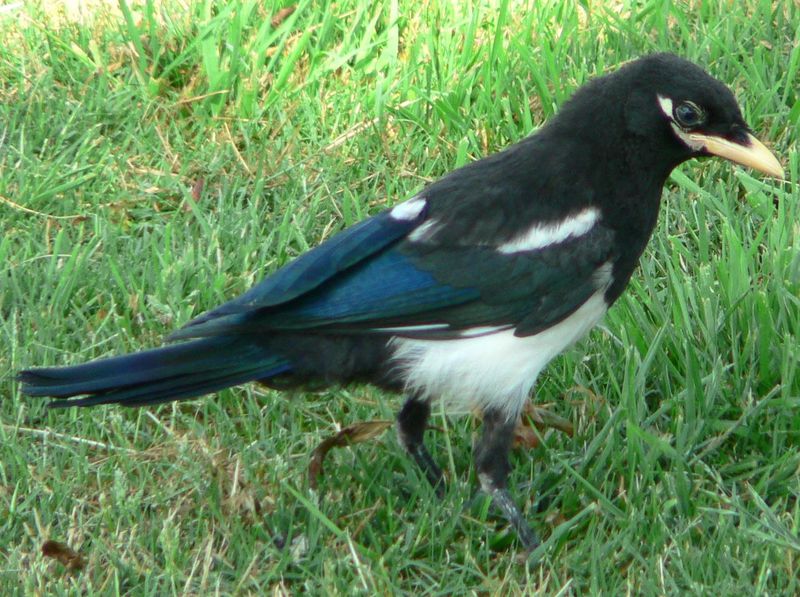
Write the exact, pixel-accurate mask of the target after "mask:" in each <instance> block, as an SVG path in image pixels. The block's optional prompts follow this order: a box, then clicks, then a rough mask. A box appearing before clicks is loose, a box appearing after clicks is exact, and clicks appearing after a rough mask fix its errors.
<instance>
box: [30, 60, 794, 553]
mask: <svg viewBox="0 0 800 597" xmlns="http://www.w3.org/2000/svg"><path fill="white" fill-rule="evenodd" d="M709 155H716V156H720V157H723V158H726V159H728V160H731V161H733V162H737V163H740V164H744V165H747V166H750V167H752V168H756V169H758V170H761V171H763V172H765V173H767V174H769V175H772V176H776V177H781V176H782V174H783V172H782V170H781V166H780V164H779V163H778V161H777V160H776V159H775V157H774V156H773V155H772V154H771V153H770V152H769V151H768V150H767V149H766V148H765V147H764V146H763V145H762V144H761V143H760V142H759V141H758V140H756V138H755V137H754V136H753V135H752V134H751V133H750V130H749V128H748V126H747V124H746V123H745V121H744V120H743V118H742V115H741V112H740V110H739V107H738V105H737V103H736V100H735V99H734V97H733V95H732V93H731V92H730V91H729V90H728V88H727V87H726V86H725V85H723V84H722V83H720V82H719V81H717V80H716V79H714V78H712V77H710V76H709V75H708V74H706V73H705V72H704V71H703V70H702V69H700V68H699V67H697V66H695V65H694V64H692V63H690V62H687V61H686V60H683V59H681V58H678V57H676V56H673V55H670V54H655V55H651V56H647V57H645V58H642V59H639V60H636V61H634V62H631V63H628V64H627V65H625V66H623V67H622V68H620V69H618V70H617V71H616V72H614V73H612V74H609V75H607V76H604V77H600V78H597V79H595V80H594V81H592V82H590V83H588V84H586V85H585V86H583V87H582V88H581V89H579V90H578V91H577V92H576V93H575V95H574V96H573V97H572V99H570V100H569V101H568V102H567V103H566V104H565V105H564V106H563V108H562V109H561V111H560V113H559V114H558V115H557V116H556V117H555V118H553V119H552V120H551V121H550V122H548V123H547V124H546V125H545V126H543V127H542V128H541V129H540V130H539V131H537V132H536V133H535V134H534V135H532V136H531V137H528V138H527V139H524V140H523V141H521V142H519V143H517V144H516V145H513V146H511V147H509V148H508V149H506V150H505V151H502V152H500V153H497V154H495V155H491V156H489V157H487V158H485V159H482V160H480V161H477V162H474V163H471V164H469V165H467V166H465V167H463V168H460V169H458V170H456V171H454V172H451V173H450V174H448V175H446V176H445V177H443V178H441V179H440V180H438V181H436V182H434V183H433V184H431V185H429V186H428V187H427V188H425V189H424V190H422V191H421V192H420V193H419V194H417V195H416V196H414V197H413V198H411V199H409V200H407V201H406V202H404V203H400V204H399V205H397V206H395V207H393V208H392V209H389V210H387V211H384V212H382V213H379V214H378V215H376V216H374V217H372V218H370V219H368V220H365V221H363V222H361V223H360V224H357V225H355V226H353V227H351V228H349V229H347V230H345V231H343V232H341V233H340V234H338V235H336V236H334V237H333V238H331V239H330V240H328V241H326V242H325V243H323V244H322V245H320V246H318V247H317V248H315V249H313V250H311V251H309V252H308V253H306V254H305V255H303V256H301V257H299V258H298V259H296V260H295V261H293V262H291V263H289V264H288V265H286V266H285V267H284V268H282V269H280V270H278V271H277V272H275V273H273V274H272V275H270V276H268V277H267V278H266V279H265V280H264V281H262V282H261V283H260V284H258V285H257V286H255V287H254V288H252V289H251V290H250V291H248V292H246V293H245V294H243V295H242V296H240V297H238V298H235V299H233V300H231V301H230V302H228V303H225V304H223V305H222V306H220V307H217V308H216V309H213V310H212V311H209V312H207V313H205V314H203V315H201V316H200V317H198V318H197V319H195V320H193V321H191V322H189V323H188V324H187V325H186V326H185V327H184V328H182V329H181V330H179V331H178V332H176V333H175V334H173V335H172V337H171V340H175V341H178V340H180V341H181V342H180V343H178V344H173V345H171V346H167V347H163V348H157V349H154V350H148V351H144V352H139V353H134V354H129V355H123V356H118V357H113V358H109V359H103V360H97V361H93V362H90V363H86V364H83V365H76V366H72V367H64V368H37V369H29V370H26V371H22V372H21V373H20V375H19V379H20V380H21V381H22V391H23V392H24V393H26V394H30V395H32V396H53V397H55V398H58V399H64V398H69V397H71V396H82V397H80V398H77V399H72V400H59V401H57V402H54V403H51V405H52V406H92V405H96V404H108V403H120V404H124V405H127V406H142V405H147V404H157V403H161V402H167V401H170V400H179V399H184V398H191V397H195V396H199V395H201V394H207V393H210V392H215V391H217V390H221V389H222V388H226V387H229V386H234V385H237V384H242V383H245V382H249V381H256V380H258V381H261V382H263V383H265V384H267V385H269V386H272V387H275V388H287V387H294V386H306V385H313V386H314V387H319V385H320V384H324V383H337V382H338V383H350V382H369V383H373V384H375V385H377V386H380V387H382V388H386V389H390V390H395V391H398V392H405V393H406V395H407V400H406V402H405V405H404V406H403V408H402V409H401V411H400V413H399V415H398V420H397V422H398V433H399V437H400V441H401V443H402V444H403V446H404V447H405V449H406V450H408V452H409V453H410V454H411V455H412V456H413V457H414V459H415V460H416V461H417V462H418V463H419V465H420V466H421V467H422V470H423V471H424V472H425V474H426V476H427V477H428V479H429V480H430V482H431V483H432V484H433V485H434V487H438V488H439V489H441V485H440V484H441V481H442V472H441V470H440V468H439V467H438V466H437V465H436V463H435V462H434V460H433V458H432V457H431V455H430V453H429V452H428V451H427V449H426V448H425V445H424V443H423V432H424V430H425V427H426V423H427V420H428V417H429V415H430V411H431V401H432V400H434V399H437V400H444V401H445V402H446V404H447V405H448V406H453V407H455V408H456V409H460V410H464V409H473V410H474V409H477V410H480V411H482V412H483V419H484V424H483V425H484V431H483V435H482V438H481V440H480V441H479V442H478V445H477V447H476V450H475V465H476V467H477V471H478V476H479V479H480V484H481V487H482V489H483V490H484V491H486V492H487V493H488V494H489V495H490V496H491V498H492V500H493V502H494V504H495V505H496V506H498V507H499V509H500V510H501V511H502V512H503V514H504V515H505V517H506V518H507V519H508V520H509V522H510V523H511V524H512V525H513V527H514V529H515V530H516V532H517V534H518V536H519V538H520V540H521V542H522V544H523V545H524V546H525V547H526V548H528V549H531V548H533V547H534V546H535V545H536V544H537V542H538V540H537V537H536V535H535V533H534V532H533V531H532V530H531V529H530V527H529V526H528V524H527V522H526V521H525V520H524V519H523V517H522V514H521V512H520V510H519V508H518V507H517V506H516V504H515V503H514V502H513V500H512V499H511V497H510V495H509V493H508V490H507V477H508V472H509V462H508V451H509V448H510V445H511V439H512V431H513V428H514V426H515V424H516V422H517V420H518V418H519V416H520V412H521V410H522V407H523V405H524V403H525V400H526V399H527V397H528V395H529V393H530V391H531V388H532V387H533V384H534V382H535V381H536V378H537V376H538V375H539V372H540V371H541V370H542V368H543V367H544V366H545V365H546V364H547V363H548V362H549V361H550V360H551V359H552V358H553V357H555V356H556V355H557V354H559V353H560V352H561V351H562V350H564V349H565V348H566V347H568V346H569V345H571V344H572V343H573V342H575V341H576V340H578V339H579V338H581V337H582V336H584V335H585V334H586V333H587V332H588V331H589V330H590V329H591V328H592V327H593V326H594V325H595V324H597V322H598V321H599V320H600V319H601V318H602V317H603V314H604V313H605V312H606V310H607V309H608V307H609V305H611V304H612V303H613V302H614V301H615V300H616V299H617V298H618V297H619V296H620V293H621V292H622V291H623V289H624V288H625V286H626V284H627V283H628V280H629V279H630V277H631V274H632V273H633V271H634V268H635V266H636V263H637V261H638V259H639V256H640V255H641V254H642V251H643V250H644V247H645V245H646V243H647V241H648V239H649V237H650V235H651V233H652V231H653V228H654V226H655V223H656V216H657V214H658V208H659V201H660V197H661V191H662V187H663V186H664V183H665V181H666V179H667V176H668V175H669V173H670V171H672V169H673V168H675V167H676V166H677V165H678V164H680V163H681V162H684V161H686V160H688V159H690V158H693V157H701V156H709Z"/></svg>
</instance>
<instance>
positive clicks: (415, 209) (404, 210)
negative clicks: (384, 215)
mask: <svg viewBox="0 0 800 597" xmlns="http://www.w3.org/2000/svg"><path fill="white" fill-rule="evenodd" d="M423 209H425V198H424V197H421V196H419V195H415V196H414V197H412V198H411V199H409V200H408V201H403V202H402V203H399V204H397V205H395V206H394V207H393V208H392V211H390V212H389V215H390V216H392V217H393V218H394V219H395V220H413V219H414V218H416V217H417V216H418V215H419V214H421V213H422V210H423Z"/></svg>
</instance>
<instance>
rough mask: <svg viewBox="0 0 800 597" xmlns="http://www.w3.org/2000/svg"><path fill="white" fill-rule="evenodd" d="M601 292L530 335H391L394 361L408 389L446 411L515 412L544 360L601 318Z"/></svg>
mask: <svg viewBox="0 0 800 597" xmlns="http://www.w3.org/2000/svg"><path fill="white" fill-rule="evenodd" d="M603 294H604V291H603V290H599V291H598V292H597V293H596V294H594V295H592V296H591V297H590V298H589V300H587V301H586V302H585V303H584V304H583V305H582V306H581V307H580V308H579V309H578V310H577V311H575V312H574V313H573V314H572V315H570V316H569V317H567V318H566V319H565V320H563V321H562V322H560V323H558V324H556V325H554V326H553V327H551V328H549V329H547V330H544V331H543V332H540V333H538V334H536V335H534V336H528V337H525V338H518V337H516V336H514V330H513V329H506V330H503V331H499V332H495V333H488V334H484V335H480V336H473V337H465V338H461V339H457V340H417V339H413V338H395V339H394V340H393V341H392V345H393V347H394V356H393V358H394V360H395V361H396V363H397V366H398V367H399V368H400V370H401V371H402V372H403V377H404V381H405V385H406V389H407V391H408V392H413V393H417V394H418V395H421V396H422V397H424V398H428V399H434V398H435V399H441V400H443V401H444V402H445V404H446V406H447V408H448V410H450V411H452V412H468V411H469V410H471V409H474V408H478V409H481V410H483V409H486V408H487V407H491V408H496V409H499V410H501V411H503V412H505V413H506V414H507V416H508V417H509V419H514V418H516V417H518V416H519V413H520V412H521V410H522V407H523V406H524V404H525V401H526V400H527V398H528V395H529V393H530V391H531V388H532V387H533V384H534V383H535V382H536V377H537V376H538V375H539V373H540V372H541V370H542V369H543V368H544V367H545V365H547V363H548V362H549V361H550V360H551V359H552V358H553V357H555V356H556V355H558V354H559V353H560V352H561V351H563V350H564V349H565V348H567V347H568V346H570V345H571V344H573V343H574V342H576V341H577V340H579V339H580V338H581V337H583V336H584V335H585V334H586V333H587V332H588V331H589V330H590V329H592V328H593V327H594V326H595V325H596V324H597V322H598V321H600V319H601V318H602V317H603V315H604V314H605V312H606V310H607V309H608V305H607V304H606V302H605V299H604V298H603Z"/></svg>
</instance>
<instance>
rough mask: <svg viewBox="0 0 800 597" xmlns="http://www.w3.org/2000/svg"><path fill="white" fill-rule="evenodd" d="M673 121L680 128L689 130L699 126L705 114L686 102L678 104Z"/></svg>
mask: <svg viewBox="0 0 800 597" xmlns="http://www.w3.org/2000/svg"><path fill="white" fill-rule="evenodd" d="M675 120H677V121H678V124H680V125H681V126H682V127H686V128H691V127H694V126H697V125H698V124H701V123H702V122H703V121H704V120H705V114H704V113H703V110H701V109H700V107H699V106H697V105H696V104H693V103H692V102H689V101H686V102H682V103H680V104H678V106H677V107H676V108H675Z"/></svg>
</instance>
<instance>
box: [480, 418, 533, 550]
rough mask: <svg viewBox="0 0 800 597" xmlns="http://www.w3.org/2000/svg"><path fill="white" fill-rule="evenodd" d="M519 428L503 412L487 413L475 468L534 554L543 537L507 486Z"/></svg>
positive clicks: (484, 485)
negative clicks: (516, 432)
mask: <svg viewBox="0 0 800 597" xmlns="http://www.w3.org/2000/svg"><path fill="white" fill-rule="evenodd" d="M515 427H516V421H515V420H513V419H512V420H509V419H508V417H507V416H506V414H505V413H503V412H500V411H498V410H487V411H485V412H484V413H483V435H482V437H481V439H480V441H479V442H478V444H477V445H476V446H475V455H474V457H475V468H476V470H477V472H478V479H479V480H480V484H481V489H482V490H483V491H484V492H485V493H486V494H487V495H489V497H491V499H492V504H494V506H495V507H496V508H498V509H499V510H500V512H501V513H502V514H503V517H504V518H505V519H506V520H507V521H508V522H509V524H510V525H511V526H512V527H513V529H514V531H515V532H516V533H517V537H518V538H519V540H520V542H521V543H522V545H523V546H524V547H525V549H526V550H527V551H532V550H533V549H534V548H536V547H537V546H538V545H539V538H538V537H537V536H536V533H535V532H534V531H533V530H532V529H531V527H530V526H529V525H528V521H527V520H525V518H524V517H523V515H522V512H521V511H520V509H519V507H518V506H517V504H516V503H515V502H514V500H513V499H511V494H509V492H508V487H507V485H508V474H509V472H510V471H511V465H510V464H509V462H508V454H509V451H510V450H511V442H512V441H513V440H514V428H515Z"/></svg>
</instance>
